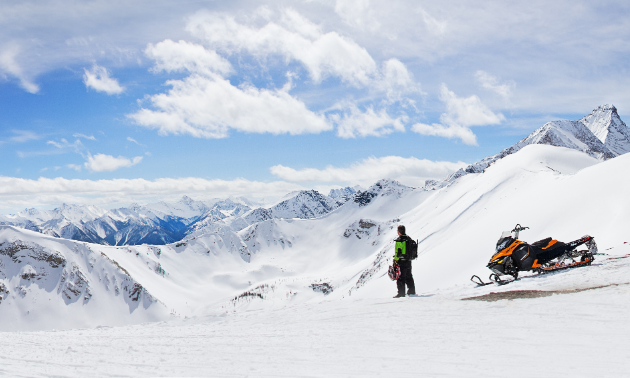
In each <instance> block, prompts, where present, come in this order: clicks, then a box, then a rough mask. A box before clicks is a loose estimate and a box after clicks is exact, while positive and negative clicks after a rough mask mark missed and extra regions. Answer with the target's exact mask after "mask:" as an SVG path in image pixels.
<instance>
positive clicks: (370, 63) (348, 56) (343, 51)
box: [187, 10, 378, 86]
mask: <svg viewBox="0 0 630 378" xmlns="http://www.w3.org/2000/svg"><path fill="white" fill-rule="evenodd" d="M284 14H285V16H284V18H283V22H285V23H286V27H284V26H281V25H279V24H277V23H275V22H269V23H268V24H266V25H265V26H263V27H260V28H258V27H255V26H249V25H245V24H241V23H238V22H237V21H236V20H235V18H234V17H231V16H228V15H223V14H215V13H209V12H198V13H196V14H195V15H194V16H192V17H191V18H190V21H189V23H188V26H187V30H189V31H190V32H191V33H192V34H193V35H195V36H196V37H199V38H201V39H202V40H204V41H205V42H206V43H207V44H209V45H210V46H211V47H212V48H215V49H218V50H221V51H226V52H228V53H231V52H247V53H249V54H252V55H254V56H258V57H262V58H266V57H267V56H269V55H279V56H282V57H284V58H285V59H286V60H288V61H297V62H300V63H301V64H302V65H303V66H304V67H305V68H306V70H307V71H308V72H309V75H310V77H311V78H312V80H313V81H314V82H316V83H319V82H321V81H322V80H323V79H324V78H326V77H327V76H335V77H338V78H340V79H341V80H343V81H345V82H347V83H350V84H352V85H355V86H365V85H368V84H369V83H370V82H371V81H372V78H373V77H374V75H375V74H377V71H378V70H377V66H376V62H374V60H373V59H372V57H371V56H370V54H369V53H368V52H367V50H366V49H365V48H363V47H361V46H359V45H358V44H357V43H356V42H354V41H353V40H351V39H349V38H347V37H344V36H341V35H339V34H338V33H336V32H328V33H321V32H319V29H318V26H317V25H315V24H313V23H312V22H310V21H309V20H307V19H306V18H304V17H302V16H301V15H299V14H298V13H297V12H295V11H292V10H288V11H285V12H284Z"/></svg>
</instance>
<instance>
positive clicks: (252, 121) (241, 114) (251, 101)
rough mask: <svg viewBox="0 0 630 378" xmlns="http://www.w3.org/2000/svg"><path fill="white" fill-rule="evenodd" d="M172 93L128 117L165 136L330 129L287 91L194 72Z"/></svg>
mask: <svg viewBox="0 0 630 378" xmlns="http://www.w3.org/2000/svg"><path fill="white" fill-rule="evenodd" d="M168 84H169V85H171V86H172V89H171V90H169V91H168V93H164V94H157V95H154V96H151V97H150V101H151V103H152V105H153V107H154V108H155V109H156V110H150V109H141V110H140V111H138V112H136V113H134V114H130V115H128V117H130V118H131V119H132V120H134V121H135V122H136V123H137V124H139V125H141V126H145V127H148V128H152V129H157V130H158V132H159V133H160V134H162V135H167V134H189V135H192V136H194V137H201V138H224V137H226V136H228V130H229V129H230V128H232V129H235V130H238V131H242V132H248V133H272V134H283V133H288V134H291V135H295V134H304V133H319V132H321V131H326V130H330V129H332V125H330V124H329V123H328V122H327V120H326V118H325V117H324V116H322V115H318V114H316V113H314V112H312V111H310V110H309V109H308V108H307V107H306V105H305V104H304V103H303V102H301V101H300V100H298V99H296V98H294V97H292V96H291V95H290V94H289V93H288V92H287V90H286V88H283V89H276V90H270V89H258V88H256V87H253V86H249V85H243V86H241V87H235V86H233V85H232V84H231V83H230V82H229V81H228V80H226V79H224V78H222V77H220V76H218V75H215V74H210V75H209V76H201V75H197V74H193V75H191V76H189V77H187V78H185V79H183V80H170V81H168Z"/></svg>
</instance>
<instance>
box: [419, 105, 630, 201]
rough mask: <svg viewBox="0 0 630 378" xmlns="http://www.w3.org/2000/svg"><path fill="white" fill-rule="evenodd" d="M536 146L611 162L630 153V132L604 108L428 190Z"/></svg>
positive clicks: (554, 126)
mask: <svg viewBox="0 0 630 378" xmlns="http://www.w3.org/2000/svg"><path fill="white" fill-rule="evenodd" d="M532 144H546V145H550V146H556V147H565V148H570V149H573V150H578V151H581V152H584V153H586V154H587V155H589V156H591V157H594V158H596V159H599V160H608V159H612V158H614V157H616V156H619V155H621V154H624V153H626V152H630V130H629V129H628V127H627V126H626V124H625V123H624V122H623V121H622V120H621V118H619V114H617V108H615V106H614V105H611V104H606V105H601V106H598V107H597V108H596V109H595V110H593V111H592V112H591V114H589V115H587V116H586V117H584V118H582V119H580V120H578V121H568V120H560V121H551V122H547V123H545V124H544V125H543V126H542V127H540V128H538V129H536V130H535V131H534V132H533V133H531V134H530V135H528V136H527V137H526V138H524V139H522V140H520V141H519V142H518V143H516V144H515V145H513V146H510V147H508V148H506V149H504V150H503V151H501V152H499V153H498V154H496V155H494V156H487V157H485V158H483V159H481V160H480V161H478V162H476V163H474V164H471V165H469V166H468V167H466V168H465V169H460V170H458V171H457V172H455V173H453V174H451V175H450V176H449V177H448V178H446V179H445V180H444V181H440V182H434V181H431V182H427V183H426V185H425V187H424V189H426V190H432V189H439V188H443V187H445V186H448V185H450V184H451V183H452V182H454V181H455V180H457V179H458V178H459V177H462V176H464V175H467V174H469V173H481V172H483V171H484V170H485V169H486V168H488V166H490V164H492V163H494V162H495V161H497V160H499V159H502V158H504V157H506V156H508V155H511V154H514V153H516V152H518V151H520V150H521V149H522V148H523V147H525V146H528V145H532Z"/></svg>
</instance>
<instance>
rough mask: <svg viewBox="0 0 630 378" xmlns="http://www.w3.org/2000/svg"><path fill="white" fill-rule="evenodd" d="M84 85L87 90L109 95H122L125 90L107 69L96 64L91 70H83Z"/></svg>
mask: <svg viewBox="0 0 630 378" xmlns="http://www.w3.org/2000/svg"><path fill="white" fill-rule="evenodd" d="M83 71H84V74H83V83H85V86H86V87H87V88H92V89H94V90H96V91H97V92H105V93H107V94H108V95H113V94H120V93H122V92H123V91H124V90H125V88H124V87H122V86H121V85H120V84H118V80H116V79H114V78H112V77H110V76H109V75H110V74H109V71H107V69H106V68H105V67H101V66H98V65H96V64H94V65H93V66H92V68H91V69H90V70H87V69H85V68H84V69H83Z"/></svg>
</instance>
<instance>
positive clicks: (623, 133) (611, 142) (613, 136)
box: [579, 104, 630, 156]
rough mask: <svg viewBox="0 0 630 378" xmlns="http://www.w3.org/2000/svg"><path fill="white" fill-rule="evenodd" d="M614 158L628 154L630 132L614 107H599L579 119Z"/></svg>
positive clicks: (629, 149) (629, 150)
mask: <svg viewBox="0 0 630 378" xmlns="http://www.w3.org/2000/svg"><path fill="white" fill-rule="evenodd" d="M579 122H581V123H582V124H583V125H584V126H586V127H587V128H588V129H589V130H590V131H591V132H592V133H593V134H594V135H595V136H596V137H597V139H599V140H600V141H601V142H602V143H603V144H604V145H605V146H606V147H607V148H608V149H609V150H610V151H611V152H612V153H613V154H614V155H615V156H619V155H622V154H625V153H626V152H630V130H629V129H628V127H627V126H626V124H625V123H624V122H623V121H622V120H621V118H620V117H619V114H618V113H617V108H615V106H614V105H610V104H608V105H601V106H599V107H597V109H595V110H593V111H592V112H591V114H589V115H587V116H586V117H584V118H582V119H580V121H579Z"/></svg>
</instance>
